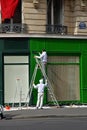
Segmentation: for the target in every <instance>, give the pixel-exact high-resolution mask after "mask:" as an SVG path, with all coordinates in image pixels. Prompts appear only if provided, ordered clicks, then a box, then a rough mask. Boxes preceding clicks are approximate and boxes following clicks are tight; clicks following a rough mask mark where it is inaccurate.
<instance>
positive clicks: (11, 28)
mask: <svg viewBox="0 0 87 130" xmlns="http://www.w3.org/2000/svg"><path fill="white" fill-rule="evenodd" d="M24 31H25V25H24V24H0V33H11V32H12V33H13V32H14V33H23V32H24Z"/></svg>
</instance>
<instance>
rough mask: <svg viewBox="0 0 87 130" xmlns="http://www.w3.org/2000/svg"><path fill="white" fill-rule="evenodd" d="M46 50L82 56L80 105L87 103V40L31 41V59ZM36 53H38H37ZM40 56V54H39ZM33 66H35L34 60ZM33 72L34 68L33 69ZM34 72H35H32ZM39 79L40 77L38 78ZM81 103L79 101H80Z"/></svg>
mask: <svg viewBox="0 0 87 130" xmlns="http://www.w3.org/2000/svg"><path fill="white" fill-rule="evenodd" d="M43 48H45V49H46V51H47V53H48V55H49V54H52V55H53V54H56V53H57V54H63V55H64V54H65V55H66V54H69V55H70V54H71V55H74V54H76V55H79V56H80V84H81V85H80V103H87V96H86V95H87V91H86V89H87V40H86V39H84V40H83V39H55V38H54V39H50V38H45V39H42V38H41V39H40V38H39V39H38V38H35V39H30V50H31V58H33V57H34V54H35V53H37V52H39V51H41V50H42V49H43ZM35 51H36V52H35ZM37 54H38V53H37ZM32 55H33V57H32ZM32 65H33V66H34V65H35V60H34V58H33V60H32ZM31 70H33V68H32V69H31ZM31 72H33V71H31ZM38 77H39V76H38ZM78 102H79V101H78Z"/></svg>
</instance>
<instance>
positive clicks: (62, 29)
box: [46, 25, 67, 35]
mask: <svg viewBox="0 0 87 130" xmlns="http://www.w3.org/2000/svg"><path fill="white" fill-rule="evenodd" d="M46 32H47V33H48V34H61V35H66V34H67V26H64V25H46Z"/></svg>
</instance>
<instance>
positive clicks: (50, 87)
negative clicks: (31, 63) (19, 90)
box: [26, 58, 59, 107]
mask: <svg viewBox="0 0 87 130" xmlns="http://www.w3.org/2000/svg"><path fill="white" fill-rule="evenodd" d="M35 60H36V66H35V69H34V72H33V75H32V79H31V82H30V86H29V92H28V95H27V98H29V102H30V99H31V94H32V90H33V83H34V81H35V77H36V73H37V69H38V68H39V69H40V70H41V72H42V75H43V77H44V79H47V82H48V85H47V86H48V87H47V88H48V93H49V96H50V98H51V99H52V102H53V104H54V105H55V106H57V107H59V103H58V101H57V99H56V97H55V94H54V91H53V88H52V85H51V82H50V81H49V78H48V76H47V75H46V72H45V69H44V66H43V63H42V62H41V60H39V59H38V58H35ZM27 98H26V100H27Z"/></svg>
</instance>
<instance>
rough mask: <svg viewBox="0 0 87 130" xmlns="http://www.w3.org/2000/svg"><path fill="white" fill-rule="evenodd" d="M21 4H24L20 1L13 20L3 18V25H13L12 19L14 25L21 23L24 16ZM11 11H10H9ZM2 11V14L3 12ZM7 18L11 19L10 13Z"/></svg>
mask: <svg viewBox="0 0 87 130" xmlns="http://www.w3.org/2000/svg"><path fill="white" fill-rule="evenodd" d="M21 4H22V2H21V0H19V2H18V4H17V5H16V9H15V12H14V16H13V17H12V18H5V19H3V18H2V23H11V19H12V22H13V23H21V16H22V14H21V12H22V11H21V10H22V9H21ZM1 8H2V6H1ZM3 8H4V7H3ZM4 10H5V9H3V11H4ZM9 10H10V9H9ZM3 11H2V12H3ZM3 15H4V16H5V13H4V14H3ZM6 15H7V17H10V16H9V15H8V12H7V14H6Z"/></svg>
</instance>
